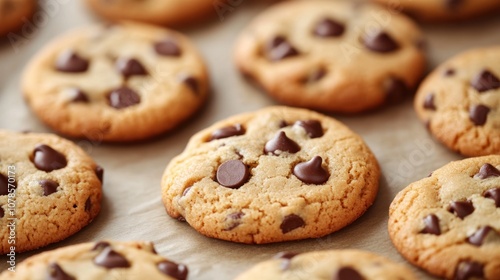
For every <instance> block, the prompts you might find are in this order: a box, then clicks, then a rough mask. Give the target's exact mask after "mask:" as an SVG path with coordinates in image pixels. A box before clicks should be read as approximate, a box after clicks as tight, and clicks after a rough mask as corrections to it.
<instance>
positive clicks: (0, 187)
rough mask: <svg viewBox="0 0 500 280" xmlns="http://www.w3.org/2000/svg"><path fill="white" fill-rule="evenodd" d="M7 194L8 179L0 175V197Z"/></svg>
mask: <svg viewBox="0 0 500 280" xmlns="http://www.w3.org/2000/svg"><path fill="white" fill-rule="evenodd" d="M7 194H9V178H7V177H6V176H4V175H3V174H2V173H0V195H7Z"/></svg>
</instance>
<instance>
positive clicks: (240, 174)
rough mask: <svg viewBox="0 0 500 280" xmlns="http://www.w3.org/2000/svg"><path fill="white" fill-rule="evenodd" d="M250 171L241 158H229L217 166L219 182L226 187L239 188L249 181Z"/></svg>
mask: <svg viewBox="0 0 500 280" xmlns="http://www.w3.org/2000/svg"><path fill="white" fill-rule="evenodd" d="M249 176H250V172H249V171H248V167H247V166H246V165H245V164H244V163H243V162H241V161H240V160H237V159H235V160H229V161H226V162H224V163H223V164H221V165H220V166H219V168H217V182H219V184H221V185H222V186H224V187H227V188H231V189H237V188H239V187H241V186H243V184H245V183H246V182H247V181H248V177H249Z"/></svg>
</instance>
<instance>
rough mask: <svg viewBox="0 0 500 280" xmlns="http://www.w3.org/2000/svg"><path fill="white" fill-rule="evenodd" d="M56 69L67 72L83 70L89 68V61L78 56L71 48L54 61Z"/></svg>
mask: <svg viewBox="0 0 500 280" xmlns="http://www.w3.org/2000/svg"><path fill="white" fill-rule="evenodd" d="M55 67H56V70H58V71H60V72H68V73H80V72H85V71H87V69H88V68H89V61H88V60H87V59H84V58H82V57H80V56H79V55H78V54H77V53H76V52H74V51H72V50H67V51H64V52H63V53H61V54H60V55H59V57H58V58H57V61H56V66H55Z"/></svg>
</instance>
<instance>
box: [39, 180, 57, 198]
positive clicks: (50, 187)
mask: <svg viewBox="0 0 500 280" xmlns="http://www.w3.org/2000/svg"><path fill="white" fill-rule="evenodd" d="M38 183H39V184H40V186H41V187H42V189H43V195H44V196H48V195H51V194H53V193H55V192H57V187H59V183H58V182H56V181H53V180H50V179H47V180H41V181H39V182H38Z"/></svg>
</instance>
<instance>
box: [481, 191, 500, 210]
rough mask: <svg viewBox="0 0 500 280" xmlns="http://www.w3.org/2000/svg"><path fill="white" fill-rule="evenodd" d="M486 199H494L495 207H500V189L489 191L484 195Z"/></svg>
mask: <svg viewBox="0 0 500 280" xmlns="http://www.w3.org/2000/svg"><path fill="white" fill-rule="evenodd" d="M484 197H485V198H489V199H493V201H495V205H496V206H497V207H500V188H496V189H489V190H487V191H486V192H485V193H484Z"/></svg>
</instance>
